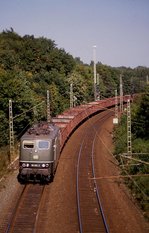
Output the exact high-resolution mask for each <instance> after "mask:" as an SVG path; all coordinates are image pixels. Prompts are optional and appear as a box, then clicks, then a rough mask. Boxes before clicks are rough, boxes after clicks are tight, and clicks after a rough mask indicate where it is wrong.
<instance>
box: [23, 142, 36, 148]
mask: <svg viewBox="0 0 149 233" xmlns="http://www.w3.org/2000/svg"><path fill="white" fill-rule="evenodd" d="M23 148H25V149H32V148H34V142H33V141H23Z"/></svg>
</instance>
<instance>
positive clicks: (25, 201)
mask: <svg viewBox="0 0 149 233" xmlns="http://www.w3.org/2000/svg"><path fill="white" fill-rule="evenodd" d="M44 188H45V186H43V187H42V188H41V187H40V188H39V187H37V188H34V185H31V184H28V185H26V186H24V188H23V190H22V192H21V195H20V197H19V199H18V200H17V203H16V205H15V207H14V209H13V212H12V215H11V218H10V220H9V223H8V226H7V229H6V231H5V233H9V232H20V227H23V226H22V222H24V221H25V222H26V223H25V224H26V225H24V228H25V226H26V227H29V228H30V229H32V230H31V231H32V232H36V228H37V221H38V215H39V211H40V206H41V204H40V203H41V201H42V196H43V192H44ZM34 194H35V195H34ZM33 199H34V201H33ZM21 206H23V208H22V207H21ZM29 206H30V214H29V216H28V218H27V219H26V216H27V215H28V213H29V212H28V211H29ZM20 211H21V212H20ZM35 213H36V215H35ZM30 220H31V221H30ZM16 227H17V228H16ZM17 229H18V230H17ZM24 231H25V232H30V230H29V231H28V229H27V228H26V229H24ZM21 232H22V231H21Z"/></svg>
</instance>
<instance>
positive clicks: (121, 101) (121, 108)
mask: <svg viewBox="0 0 149 233" xmlns="http://www.w3.org/2000/svg"><path fill="white" fill-rule="evenodd" d="M122 112H123V81H122V75H120V113H122Z"/></svg>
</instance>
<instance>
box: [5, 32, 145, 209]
mask: <svg viewBox="0 0 149 233" xmlns="http://www.w3.org/2000/svg"><path fill="white" fill-rule="evenodd" d="M91 57H92V54H91ZM96 69H97V74H98V77H99V80H98V82H99V87H98V88H97V89H98V90H99V91H100V98H101V99H103V98H108V97H113V96H114V93H115V90H116V89H117V91H118V93H119V79H120V75H122V78H123V92H124V95H129V94H134V93H144V92H145V88H146V86H147V77H149V68H147V67H142V66H139V67H136V68H134V69H132V68H130V67H117V68H116V67H111V66H108V65H104V64H102V63H101V62H97V64H96ZM71 83H72V84H73V92H74V95H75V97H76V105H80V104H82V103H87V102H90V101H93V100H94V91H93V61H91V63H90V64H84V63H83V62H82V61H81V60H80V58H79V57H77V58H74V57H73V56H72V55H71V54H69V53H67V52H66V51H65V50H64V49H63V48H59V47H58V46H57V45H56V43H55V41H53V40H51V39H48V38H44V37H39V38H35V37H34V36H33V35H24V36H20V35H19V34H18V33H16V32H15V31H14V30H13V28H10V29H9V30H4V31H2V32H1V33H0V176H2V174H3V173H4V171H5V170H6V167H7V166H8V164H9V163H10V157H9V100H10V99H11V100H12V107H13V118H14V122H13V123H14V135H15V145H16V153H15V156H16V155H17V144H18V140H19V138H20V136H21V135H22V134H23V133H24V132H25V130H26V129H27V128H28V127H29V126H30V125H31V124H33V122H36V121H40V120H46V92H47V90H49V92H50V108H51V114H52V116H55V115H57V114H59V113H61V112H63V111H64V110H65V109H67V108H69V102H70V101H69V98H70V84H71ZM147 129H149V91H148V89H147V90H146V92H145V94H144V95H142V98H139V99H138V102H137V103H133V108H132V133H133V142H132V145H133V152H136V153H148V152H149V135H148V130H147ZM114 135H115V136H114V139H115V140H114V142H115V154H117V157H118V158H119V161H120V163H121V161H122V157H120V154H123V153H125V152H126V151H127V149H126V144H127V141H126V138H127V137H126V116H123V117H122V120H121V123H120V125H119V127H117V128H116V130H115V134H114ZM135 158H136V159H138V160H139V159H141V160H143V161H146V162H148V155H147V156H146V155H145V154H137V155H136V156H135ZM123 163H124V165H125V164H127V165H131V166H125V169H123V171H124V172H127V173H128V174H133V175H134V174H138V175H139V174H146V173H149V170H148V169H149V168H148V165H147V164H145V163H144V164H143V163H139V162H138V161H137V160H136V161H133V160H129V161H128V160H127V159H125V160H124V159H123ZM138 163H139V165H137V166H136V164H138ZM121 165H123V164H121ZM124 174H125V173H124ZM133 180H134V181H135V182H137V185H138V186H139V187H141V192H138V189H137V186H136V185H134V182H132V180H130V179H128V185H129V187H131V188H132V189H133V192H134V195H135V197H136V198H137V200H140V203H141V205H142V208H143V209H144V212H145V213H147V208H148V205H147V201H148V194H149V189H148V187H147V182H148V178H147V177H143V176H140V177H139V176H138V177H136V178H133Z"/></svg>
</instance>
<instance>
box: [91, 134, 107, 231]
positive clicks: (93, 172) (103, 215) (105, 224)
mask: <svg viewBox="0 0 149 233" xmlns="http://www.w3.org/2000/svg"><path fill="white" fill-rule="evenodd" d="M96 136H97V133H96V134H95V137H94V140H93V144H92V155H91V157H92V174H93V178H95V177H96V175H95V164H94V147H95V140H96ZM94 187H95V192H96V197H97V201H98V204H99V208H100V211H101V216H102V219H103V223H104V226H105V230H106V233H109V228H108V224H107V222H106V218H105V214H104V211H103V207H102V203H101V199H100V194H99V188H98V186H97V182H96V179H94Z"/></svg>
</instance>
